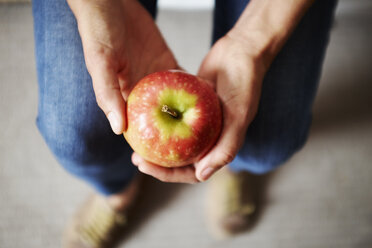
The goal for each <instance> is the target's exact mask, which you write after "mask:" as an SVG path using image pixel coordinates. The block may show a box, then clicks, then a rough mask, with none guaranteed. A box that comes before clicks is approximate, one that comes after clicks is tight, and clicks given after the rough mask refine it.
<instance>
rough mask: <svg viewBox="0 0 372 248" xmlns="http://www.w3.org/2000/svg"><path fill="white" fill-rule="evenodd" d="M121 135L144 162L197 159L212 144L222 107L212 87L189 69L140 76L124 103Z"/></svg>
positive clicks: (173, 163)
mask: <svg viewBox="0 0 372 248" xmlns="http://www.w3.org/2000/svg"><path fill="white" fill-rule="evenodd" d="M127 123H128V128H127V130H126V131H125V132H124V136H125V138H126V140H127V141H128V143H129V144H130V146H131V147H132V148H133V150H134V151H135V152H136V153H138V154H139V155H140V156H141V157H142V158H144V159H145V160H146V161H148V162H151V163H154V164H157V165H160V166H164V167H179V166H186V165H190V164H193V163H195V162H197V161H198V160H199V159H200V158H201V157H202V156H203V155H204V154H205V153H206V152H208V150H209V149H210V148H211V147H212V146H213V145H214V144H215V142H216V140H217V138H218V136H219V134H220V131H221V125H222V112H221V106H220V103H219V99H218V97H217V94H216V93H215V92H214V89H213V87H212V86H211V85H210V84H209V83H208V82H206V80H202V79H201V78H198V77H196V76H193V75H191V74H188V73H185V72H182V71H177V70H169V71H162V72H156V73H152V74H150V75H148V76H146V77H144V78H143V79H141V80H140V81H139V82H138V83H137V84H136V86H135V87H134V88H133V90H132V91H131V93H130V95H129V97H128V102H127Z"/></svg>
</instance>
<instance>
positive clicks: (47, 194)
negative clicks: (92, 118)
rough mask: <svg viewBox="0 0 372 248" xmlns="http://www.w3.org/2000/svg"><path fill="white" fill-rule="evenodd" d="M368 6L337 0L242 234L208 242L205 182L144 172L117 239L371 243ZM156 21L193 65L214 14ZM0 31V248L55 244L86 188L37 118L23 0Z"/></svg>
mask: <svg viewBox="0 0 372 248" xmlns="http://www.w3.org/2000/svg"><path fill="white" fill-rule="evenodd" d="M371 11H372V2H370V1H369V0H354V1H347V0H341V1H340V4H339V6H338V10H337V14H336V22H335V26H334V29H333V31H332V37H331V42H330V45H329V49H328V54H327V57H326V61H325V66H324V70H323V76H322V79H321V84H320V89H319V94H318V96H317V98H316V103H315V106H314V122H313V126H312V128H311V133H310V137H309V140H308V142H307V144H306V146H305V147H304V149H303V150H301V151H300V152H298V153H297V154H296V155H295V156H294V157H293V158H292V159H291V160H290V161H288V163H286V164H285V165H284V166H282V167H281V168H280V169H278V170H277V171H275V172H274V173H272V174H270V175H268V176H266V177H265V190H264V191H263V196H264V199H265V201H264V203H265V205H264V208H263V211H262V213H261V214H260V216H259V219H258V221H257V223H256V225H255V227H254V228H253V229H252V230H251V231H250V232H248V233H245V234H242V235H240V236H237V237H236V238H233V239H229V240H225V241H217V240H214V239H213V238H212V237H211V236H209V234H208V232H207V231H206V229H205V223H204V219H203V216H204V214H203V213H204V212H203V211H204V209H203V199H204V194H205V184H199V185H196V186H184V185H175V184H165V183H160V182H157V181H156V180H149V181H148V182H147V184H146V187H145V190H144V192H143V194H142V200H141V201H140V206H139V211H140V212H141V217H138V221H137V223H136V224H135V226H134V227H132V228H131V229H130V230H129V233H128V235H126V238H125V240H124V241H123V244H122V245H121V247H128V248H135V247H141V248H146V247H151V248H156V247H159V248H160V247H161V248H167V247H172V248H173V247H185V248H189V247H198V248H199V247H213V248H219V247H271V248H281V247H283V248H284V247H285V248H291V247H293V248H307V247H308V248H318V247H319V248H321V247H327V248H333V247H335V248H336V247H337V248H349V247H356V248H368V247H371V246H372V192H371V186H372V166H371V165H372V148H371V147H372V128H371V127H372V114H371V107H372V84H371V81H372V46H371V44H372V15H371V14H370V13H371ZM158 23H159V26H160V28H161V29H162V31H163V32H164V35H165V37H166V39H167V40H168V42H169V44H170V47H171V48H172V49H173V50H174V51H175V54H176V57H178V59H179V61H180V64H181V65H183V66H184V67H185V68H186V69H188V70H189V71H191V72H196V70H197V67H198V64H199V63H200V61H201V59H202V57H203V55H204V54H205V53H206V52H207V50H208V46H209V37H210V28H211V13H210V12H209V11H201V12H200V11H199V12H173V11H169V10H167V11H160V15H159V19H158ZM180 26H182V29H180V28H179V27H180ZM196 27H197V28H196ZM0 34H1V35H0V82H1V83H0V113H1V115H0V247H1V248H24V247H28V248H40V247H51V248H52V247H59V246H60V237H61V232H62V230H63V226H64V224H65V222H66V220H67V219H68V218H69V216H70V215H71V214H72V213H73V211H74V209H75V207H76V206H77V205H78V204H79V203H81V202H82V201H83V200H84V198H85V197H86V195H87V194H89V193H90V192H91V189H89V187H88V186H87V185H85V184H84V183H82V182H80V181H78V180H76V179H75V178H73V177H71V176H70V175H68V174H67V173H66V172H65V171H64V170H63V169H62V168H61V167H60V166H59V165H58V164H57V162H56V161H55V159H54V158H53V157H52V155H51V153H50V152H49V151H48V149H47V147H46V145H45V143H44V142H43V140H42V139H41V137H40V135H39V133H38V131H37V129H36V126H35V122H34V120H35V116H36V106H37V83H36V74H35V63H34V57H33V56H34V54H33V37H32V15H31V7H30V5H28V4H24V5H22V4H21V5H14V4H13V5H6V4H3V5H0Z"/></svg>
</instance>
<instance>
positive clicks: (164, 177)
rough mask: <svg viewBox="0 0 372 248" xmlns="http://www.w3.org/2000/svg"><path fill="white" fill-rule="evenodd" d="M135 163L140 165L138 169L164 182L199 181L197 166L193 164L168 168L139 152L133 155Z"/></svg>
mask: <svg viewBox="0 0 372 248" xmlns="http://www.w3.org/2000/svg"><path fill="white" fill-rule="evenodd" d="M132 162H133V164H135V165H137V166H138V169H139V170H140V171H141V172H143V173H145V174H148V175H150V176H153V177H155V178H157V179H159V180H160V181H163V182H171V183H197V182H199V181H198V180H197V178H196V177H195V168H194V166H192V165H189V166H183V167H178V168H166V167H161V166H159V165H155V164H153V163H150V162H147V161H146V160H144V159H143V158H142V157H141V156H140V155H138V154H137V153H133V155H132Z"/></svg>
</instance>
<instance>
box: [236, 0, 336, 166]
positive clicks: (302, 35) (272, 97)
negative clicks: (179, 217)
mask: <svg viewBox="0 0 372 248" xmlns="http://www.w3.org/2000/svg"><path fill="white" fill-rule="evenodd" d="M336 3H337V1H335V0H326V1H315V3H314V4H313V6H312V7H311V8H310V9H309V10H308V12H307V13H306V15H305V16H304V17H303V19H302V20H301V22H300V23H299V25H298V26H297V28H296V29H295V31H294V32H293V34H292V35H291V37H290V38H289V40H288V41H287V43H286V44H285V46H284V47H283V49H282V50H281V52H280V53H279V54H278V56H277V57H276V59H275V60H274V61H273V63H272V65H271V67H270V69H269V70H268V72H267V74H266V75H265V78H264V81H263V89H262V96H261V100H260V105H259V109H258V113H257V116H256V117H255V119H254V121H253V122H252V123H251V125H250V126H249V128H248V131H247V134H246V139H245V143H244V145H243V147H242V148H241V150H240V152H239V154H238V156H237V157H236V158H235V160H234V161H233V162H232V164H231V167H232V168H233V169H236V170H249V171H251V172H254V173H264V172H267V171H270V170H272V169H274V168H276V167H277V166H278V165H280V164H282V163H283V162H285V161H286V160H287V159H288V158H290V157H291V156H292V155H293V154H294V153H295V152H296V151H298V150H299V149H300V148H301V147H302V146H303V145H304V143H305V141H306V139H307V135H308V131H309V127H310V124H311V109H312V105H313V101H314V97H315V94H316V90H317V85H318V82H319V78H320V75H321V68H322V63H323V59H324V55H325V51H326V47H327V44H328V40H329V32H330V29H331V25H332V20H333V13H334V9H335V6H336Z"/></svg>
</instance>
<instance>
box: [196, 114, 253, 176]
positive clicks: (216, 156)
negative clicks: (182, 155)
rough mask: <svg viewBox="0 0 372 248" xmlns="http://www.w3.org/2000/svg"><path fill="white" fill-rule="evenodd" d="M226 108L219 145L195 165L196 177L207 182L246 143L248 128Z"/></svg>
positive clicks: (231, 159)
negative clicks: (245, 137)
mask: <svg viewBox="0 0 372 248" xmlns="http://www.w3.org/2000/svg"><path fill="white" fill-rule="evenodd" d="M229 111H230V110H229V109H226V108H224V111H223V112H224V126H223V130H222V133H221V135H220V138H219V140H218V141H217V144H216V145H215V146H214V147H213V148H212V150H211V151H209V153H208V154H207V155H205V156H204V157H203V158H202V159H201V160H200V161H198V162H197V163H195V168H196V177H197V179H198V180H199V181H205V180H207V179H208V178H209V177H210V176H212V175H213V174H214V173H215V172H216V171H217V170H219V169H220V168H222V167H223V166H225V165H227V164H229V163H230V162H232V161H233V159H234V158H235V156H236V154H237V153H238V150H239V148H240V146H241V144H242V143H243V141H244V136H245V135H244V134H245V131H246V128H245V127H244V125H242V124H240V123H239V122H237V121H234V120H237V119H236V118H234V117H233V115H232V113H230V112H229Z"/></svg>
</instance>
